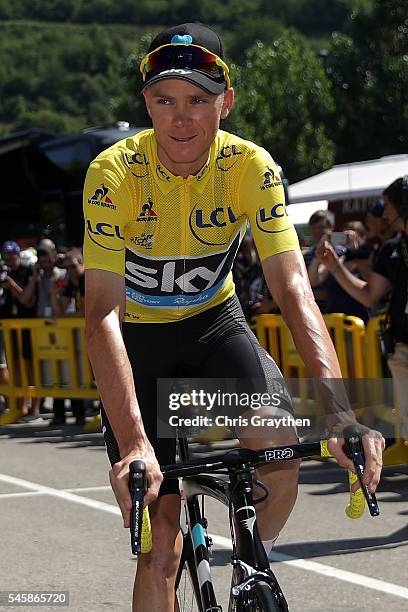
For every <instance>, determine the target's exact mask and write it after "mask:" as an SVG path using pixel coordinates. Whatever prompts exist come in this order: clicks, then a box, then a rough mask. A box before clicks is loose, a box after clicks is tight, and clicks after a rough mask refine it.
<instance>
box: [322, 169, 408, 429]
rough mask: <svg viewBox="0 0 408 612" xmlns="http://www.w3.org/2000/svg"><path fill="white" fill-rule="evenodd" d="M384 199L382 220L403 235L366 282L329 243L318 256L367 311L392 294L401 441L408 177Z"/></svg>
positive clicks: (405, 387) (407, 400)
mask: <svg viewBox="0 0 408 612" xmlns="http://www.w3.org/2000/svg"><path fill="white" fill-rule="evenodd" d="M383 197H384V214H383V217H384V219H385V220H386V221H387V223H388V227H389V228H392V229H393V230H394V231H397V232H400V233H399V234H398V236H396V237H395V238H392V239H391V240H388V241H386V242H385V243H384V244H383V245H382V247H381V249H380V251H379V253H378V256H377V260H376V263H375V266H374V270H373V272H372V274H371V275H370V277H369V279H368V280H367V281H363V280H361V279H358V278H356V277H355V276H353V275H352V274H351V273H350V271H349V270H347V268H346V266H345V265H344V263H342V261H341V259H340V258H339V257H338V256H337V255H336V253H335V251H334V249H333V247H332V246H331V244H330V243H329V242H328V241H325V242H324V244H322V245H321V246H320V247H319V249H318V250H317V253H316V256H317V257H318V258H319V261H321V262H322V263H323V264H324V265H325V266H326V268H327V269H328V270H329V271H330V272H331V274H332V275H333V276H334V277H335V278H336V280H337V282H338V283H339V284H340V285H341V286H342V287H343V289H344V290H345V291H347V292H348V293H349V294H350V295H351V296H353V297H354V298H355V299H356V300H358V301H359V302H361V303H362V304H363V305H364V306H366V307H368V308H371V307H372V306H374V305H375V304H377V303H378V302H379V300H380V299H381V298H382V297H383V296H384V295H386V293H387V292H389V291H390V290H391V298H390V303H389V307H388V316H389V318H390V321H391V339H392V343H391V345H390V346H389V347H388V351H387V352H388V366H389V368H390V370H391V374H392V377H393V383H394V389H395V394H396V398H397V400H398V403H399V407H400V413H401V437H402V438H404V439H405V440H408V236H407V231H408V175H406V176H404V177H401V178H399V179H397V180H395V181H394V182H393V183H391V185H389V186H388V187H387V188H386V189H385V190H384V192H383Z"/></svg>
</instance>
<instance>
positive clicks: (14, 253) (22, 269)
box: [0, 240, 39, 421]
mask: <svg viewBox="0 0 408 612" xmlns="http://www.w3.org/2000/svg"><path fill="white" fill-rule="evenodd" d="M1 257H2V260H3V262H4V263H3V266H2V269H1V270H0V291H1V296H0V319H11V318H19V319H23V318H28V317H32V316H34V311H33V309H32V308H30V307H27V306H26V305H25V304H24V301H23V293H24V289H25V287H26V286H27V285H28V283H29V281H30V278H31V277H32V275H33V268H32V266H31V265H26V264H24V263H23V262H22V260H21V256H20V247H19V246H18V244H17V243H16V242H14V241H13V240H7V241H6V242H4V243H3V245H2V247H1ZM13 338H14V336H13ZM1 342H2V340H1ZM0 350H1V352H2V354H3V355H4V350H3V348H2V349H0ZM22 350H23V355H22V356H23V358H24V359H27V360H30V359H31V356H32V352H31V342H30V336H29V332H28V331H27V330H23V332H22ZM15 351H16V355H17V345H16V346H15ZM30 368H31V366H30V365H29V369H30ZM0 380H1V381H2V382H7V364H6V362H5V360H4V359H3V358H2V360H1V366H0ZM28 406H29V403H28V398H23V400H22V403H21V405H20V409H21V413H22V416H23V420H25V421H26V420H27V421H28V420H31V419H33V418H38V417H39V412H38V402H36V401H35V400H34V401H33V411H32V414H29V407H28Z"/></svg>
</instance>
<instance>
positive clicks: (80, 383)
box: [0, 317, 98, 425]
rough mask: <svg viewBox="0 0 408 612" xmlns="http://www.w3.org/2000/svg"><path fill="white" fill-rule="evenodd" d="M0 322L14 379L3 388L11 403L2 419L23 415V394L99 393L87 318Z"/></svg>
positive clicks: (79, 395)
mask: <svg viewBox="0 0 408 612" xmlns="http://www.w3.org/2000/svg"><path fill="white" fill-rule="evenodd" d="M0 323H1V331H2V335H3V341H4V346H5V353H6V362H7V370H8V382H7V383H6V384H0V394H1V395H4V396H5V397H6V399H7V405H8V407H9V408H10V410H9V411H8V412H7V413H6V414H5V415H3V416H1V417H0V424H3V425H4V424H7V423H12V422H16V421H17V420H18V419H19V418H20V416H21V414H20V412H19V410H18V406H17V403H18V402H17V400H18V398H22V397H40V398H41V397H54V398H64V399H65V398H75V399H77V398H79V399H97V398H98V392H97V389H96V385H95V382H94V379H93V375H92V371H91V366H90V363H89V360H88V357H87V352H86V344H85V322H84V319H82V318H77V317H72V318H68V317H67V318H61V319H3V320H2V321H1V322H0ZM28 354H31V357H28Z"/></svg>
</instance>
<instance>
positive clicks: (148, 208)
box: [136, 198, 157, 221]
mask: <svg viewBox="0 0 408 612" xmlns="http://www.w3.org/2000/svg"><path fill="white" fill-rule="evenodd" d="M136 221H157V213H155V212H154V210H153V202H152V200H151V199H150V198H147V202H145V204H143V206H142V210H141V212H140V213H139V215H138V216H137V219H136Z"/></svg>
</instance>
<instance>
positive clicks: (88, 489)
mask: <svg viewBox="0 0 408 612" xmlns="http://www.w3.org/2000/svg"><path fill="white" fill-rule="evenodd" d="M57 490H58V489H57ZM61 490H62V491H68V493H90V492H92V491H108V490H111V487H110V486H109V485H104V486H100V487H76V488H75V489H61ZM37 495H49V493H44V492H40V491H27V492H26V491H24V493H0V500H2V499H10V498H12V497H36V496H37Z"/></svg>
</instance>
